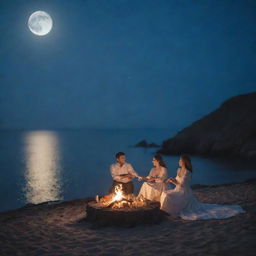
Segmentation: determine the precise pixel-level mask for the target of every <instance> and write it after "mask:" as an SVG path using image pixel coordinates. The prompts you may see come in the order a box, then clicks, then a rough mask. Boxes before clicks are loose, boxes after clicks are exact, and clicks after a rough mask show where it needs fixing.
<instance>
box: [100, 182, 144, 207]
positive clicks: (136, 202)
mask: <svg viewBox="0 0 256 256" xmlns="http://www.w3.org/2000/svg"><path fill="white" fill-rule="evenodd" d="M122 189H123V188H122V184H120V185H117V186H115V192H114V193H113V194H109V195H106V196H104V197H102V198H101V199H99V200H96V201H98V202H99V203H101V204H102V205H103V206H105V207H111V208H112V209H120V208H138V207H143V206H146V205H147V200H145V199H144V198H143V197H136V196H135V195H133V194H130V195H125V194H124V193H123V190H122Z"/></svg>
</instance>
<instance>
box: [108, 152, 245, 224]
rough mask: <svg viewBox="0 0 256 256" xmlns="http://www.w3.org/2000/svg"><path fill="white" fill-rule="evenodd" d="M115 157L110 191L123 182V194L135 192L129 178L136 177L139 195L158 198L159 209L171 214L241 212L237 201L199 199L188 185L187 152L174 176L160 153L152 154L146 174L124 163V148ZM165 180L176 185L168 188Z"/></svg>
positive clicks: (192, 216) (193, 215) (200, 215)
mask: <svg viewBox="0 0 256 256" xmlns="http://www.w3.org/2000/svg"><path fill="white" fill-rule="evenodd" d="M116 161H117V162H116V163H115V164H112V165H111V167H110V171H111V175H112V178H113V184H112V187H111V189H110V193H113V192H114V189H115V186H116V185H119V184H122V187H123V192H124V194H132V193H133V192H134V186H133V183H132V179H133V178H138V180H139V181H141V180H144V181H145V182H144V183H143V185H142V187H141V189H140V192H139V195H138V196H142V197H144V198H145V199H148V200H151V201H158V202H160V207H161V210H163V211H165V212H167V213H168V214H169V215H171V216H172V217H174V218H176V217H181V218H182V219H186V220H199V219H224V218H229V217H232V216H234V215H236V214H239V213H243V212H244V210H243V209H242V208H241V207H240V206H238V205H218V204H204V203H200V202H198V201H197V200H196V198H195V196H194V195H193V192H192V190H191V188H190V185H189V183H190V180H191V178H192V164H191V160H190V158H189V157H188V156H186V155H183V156H181V157H180V160H179V166H180V168H179V169H178V170H177V175H176V177H175V178H168V174H167V169H166V165H165V163H164V161H163V159H162V157H161V155H155V156H154V157H153V160H152V163H153V165H154V167H153V168H152V169H151V170H150V172H149V175H148V176H147V177H142V176H139V175H138V174H137V173H136V172H135V170H134V169H133V167H132V165H131V164H129V163H126V159H125V154H124V153H123V152H119V153H117V154H116ZM168 183H173V184H174V185H175V188H174V189H168V186H167V184H168Z"/></svg>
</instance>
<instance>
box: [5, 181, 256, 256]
mask: <svg viewBox="0 0 256 256" xmlns="http://www.w3.org/2000/svg"><path fill="white" fill-rule="evenodd" d="M193 190H194V193H195V195H196V197H197V199H198V200H199V201H201V202H207V203H219V204H239V205H240V206H242V207H243V209H244V210H245V211H246V213H244V214H240V215H237V216H235V217H232V218H229V219H224V220H204V221H184V220H182V219H172V218H170V217H168V216H167V217H166V218H165V219H164V220H163V221H162V222H161V223H160V224H159V225H147V226H137V227H134V228H117V227H102V228H96V227H93V226H92V225H91V223H88V222H86V221H84V218H85V206H86V202H88V201H89V200H90V199H89V198H85V199H78V200H73V201H67V202H62V203H58V204H52V205H47V204H42V205H36V206H26V207H23V208H20V209H17V210H12V211H8V212H2V213H0V255H1V256H4V255H8V256H14V255H24V256H30V255H34V256H40V255H47V256H51V255H56V256H57V255H59V256H67V255H72V256H85V255H88V256H91V255H102V256H103V255H105V256H106V255H109V256H112V255H127V256H128V255H130V256H131V255H134V256H138V255H158V256H160V255H197V256H199V255H225V256H228V255H232V256H233V255H243V256H244V255H255V251H256V204H255V202H256V180H250V181H247V182H242V183H235V184H228V185H218V186H203V187H196V188H194V189H193Z"/></svg>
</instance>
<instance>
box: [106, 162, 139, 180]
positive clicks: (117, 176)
mask: <svg viewBox="0 0 256 256" xmlns="http://www.w3.org/2000/svg"><path fill="white" fill-rule="evenodd" d="M110 172H111V175H112V178H113V180H115V181H118V182H123V183H127V182H129V181H131V179H130V178H128V177H124V176H121V175H124V174H131V175H132V176H133V177H139V175H138V174H137V173H136V172H135V171H134V169H133V167H132V165H131V164H128V163H124V164H123V165H122V166H120V164H119V163H115V164H112V165H111V166H110Z"/></svg>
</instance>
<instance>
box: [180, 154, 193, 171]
mask: <svg viewBox="0 0 256 256" xmlns="http://www.w3.org/2000/svg"><path fill="white" fill-rule="evenodd" d="M180 158H181V160H182V161H183V162H184V164H185V168H186V169H187V170H189V171H190V172H192V171H193V167H192V164H191V160H190V157H189V156H188V155H182V156H181V157H180Z"/></svg>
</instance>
